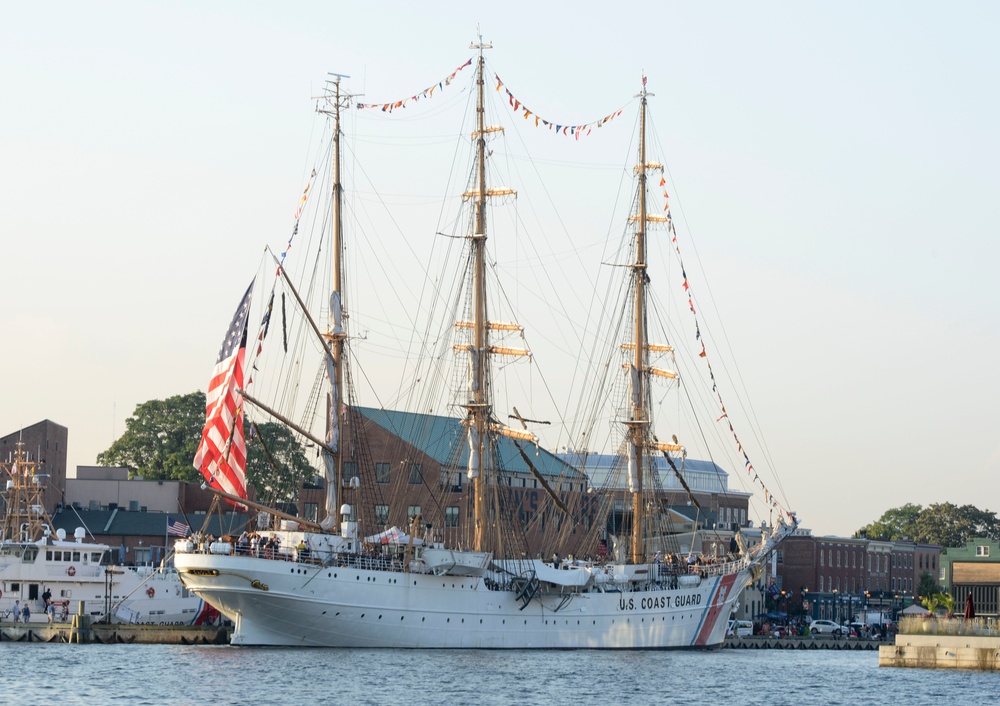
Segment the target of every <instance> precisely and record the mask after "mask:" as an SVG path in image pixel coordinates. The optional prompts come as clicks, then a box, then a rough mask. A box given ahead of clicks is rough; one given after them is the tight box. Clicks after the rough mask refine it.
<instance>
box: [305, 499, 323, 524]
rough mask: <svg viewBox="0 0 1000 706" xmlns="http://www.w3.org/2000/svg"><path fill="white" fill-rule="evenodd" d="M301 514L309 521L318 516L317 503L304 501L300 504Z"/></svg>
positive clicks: (313, 520) (314, 519) (314, 520)
mask: <svg viewBox="0 0 1000 706" xmlns="http://www.w3.org/2000/svg"><path fill="white" fill-rule="evenodd" d="M302 516H303V517H304V518H305V519H307V520H309V521H310V522H316V520H317V519H318V518H319V503H305V504H304V505H303V506H302Z"/></svg>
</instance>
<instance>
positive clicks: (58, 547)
mask: <svg viewBox="0 0 1000 706" xmlns="http://www.w3.org/2000/svg"><path fill="white" fill-rule="evenodd" d="M107 551H108V547H107V545H98V544H88V543H75V542H54V543H50V544H47V545H46V544H35V543H3V544H2V545H0V619H3V620H5V621H13V620H14V614H13V608H14V603H15V601H17V603H18V606H19V608H21V609H23V607H24V606H25V605H27V606H28V609H29V611H30V613H29V617H30V621H31V622H32V623H46V622H48V616H47V615H46V613H45V605H44V602H43V600H42V594H43V593H44V592H45V591H46V590H48V592H49V594H50V595H51V600H52V601H53V603H54V604H55V619H56V620H57V621H62V620H63V619H64V617H65V619H67V620H68V619H69V617H70V616H73V615H76V614H77V613H78V612H80V608H81V604H82V608H83V614H84V615H89V616H91V618H93V619H95V620H96V619H99V618H103V617H104V616H105V615H106V614H107V612H108V607H109V606H110V607H111V621H112V622H117V623H141V624H150V625H202V624H211V623H212V622H214V621H215V620H216V619H217V618H218V613H217V611H215V610H214V609H213V608H212V607H211V606H210V605H208V604H207V603H205V601H203V600H202V599H201V598H200V597H198V596H197V595H195V594H193V593H191V592H189V591H187V590H186V589H185V588H184V586H183V585H182V584H181V582H180V579H179V578H178V576H177V572H176V571H175V570H173V569H169V568H168V569H163V570H162V571H161V570H159V569H156V568H154V567H151V566H140V567H129V566H106V565H102V564H101V563H100V557H102V556H103V555H104V554H105V553H106V552H107ZM64 555H65V558H63V557H64ZM56 557H59V558H56ZM95 559H96V561H95ZM107 572H111V573H107Z"/></svg>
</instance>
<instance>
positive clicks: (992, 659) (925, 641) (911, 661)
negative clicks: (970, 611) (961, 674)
mask: <svg viewBox="0 0 1000 706" xmlns="http://www.w3.org/2000/svg"><path fill="white" fill-rule="evenodd" d="M878 666H880V667H918V668H921V669H976V670H983V671H997V670H1000V637H996V636H993V637H980V636H975V635H897V636H896V644H894V645H883V646H882V647H880V648H879V651H878Z"/></svg>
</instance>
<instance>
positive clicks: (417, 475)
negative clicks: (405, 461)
mask: <svg viewBox="0 0 1000 706" xmlns="http://www.w3.org/2000/svg"><path fill="white" fill-rule="evenodd" d="M409 477H410V485H421V484H423V482H424V474H423V472H422V471H421V470H420V464H419V463H411V464H410V476H409Z"/></svg>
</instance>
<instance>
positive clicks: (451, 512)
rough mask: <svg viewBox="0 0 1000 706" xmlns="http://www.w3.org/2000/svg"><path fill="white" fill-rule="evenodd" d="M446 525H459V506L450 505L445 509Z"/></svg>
mask: <svg viewBox="0 0 1000 706" xmlns="http://www.w3.org/2000/svg"><path fill="white" fill-rule="evenodd" d="M444 526H445V527H458V508H457V507H455V506H449V507H446V508H445V509H444Z"/></svg>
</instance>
